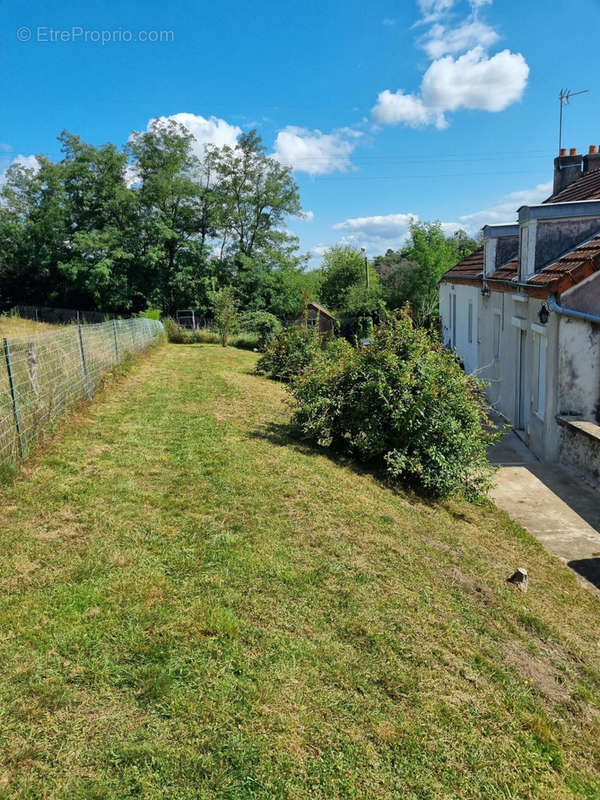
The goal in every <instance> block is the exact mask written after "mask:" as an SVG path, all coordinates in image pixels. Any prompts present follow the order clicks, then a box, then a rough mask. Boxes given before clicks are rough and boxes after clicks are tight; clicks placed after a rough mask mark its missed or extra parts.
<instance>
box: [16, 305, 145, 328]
mask: <svg viewBox="0 0 600 800" xmlns="http://www.w3.org/2000/svg"><path fill="white" fill-rule="evenodd" d="M11 311H12V312H13V313H14V314H16V315H17V316H18V317H23V319H31V320H34V321H35V322H49V323H51V324H53V325H59V324H64V323H73V322H75V323H77V324H79V323H84V322H86V323H95V322H106V321H107V320H111V319H116V318H117V317H118V316H125V317H128V316H129V315H128V314H125V315H118V314H112V313H106V312H104V311H78V310H77V309H76V308H50V307H47V306H14V307H13V308H12V309H11Z"/></svg>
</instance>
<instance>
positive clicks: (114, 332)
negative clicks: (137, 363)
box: [112, 319, 119, 364]
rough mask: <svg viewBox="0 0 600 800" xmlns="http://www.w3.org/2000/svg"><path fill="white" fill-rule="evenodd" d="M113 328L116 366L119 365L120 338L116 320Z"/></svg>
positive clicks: (113, 322)
mask: <svg viewBox="0 0 600 800" xmlns="http://www.w3.org/2000/svg"><path fill="white" fill-rule="evenodd" d="M112 327H113V336H114V339H115V364H118V363H119V337H118V334H117V320H116V319H113V321H112Z"/></svg>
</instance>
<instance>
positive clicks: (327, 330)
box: [296, 300, 336, 337]
mask: <svg viewBox="0 0 600 800" xmlns="http://www.w3.org/2000/svg"><path fill="white" fill-rule="evenodd" d="M335 321H336V320H335V316H334V315H333V314H332V313H331V311H328V310H327V309H326V308H325V307H324V306H322V305H320V304H319V303H315V302H313V301H312V300H311V302H310V303H309V304H308V305H307V307H306V313H305V314H304V315H302V316H301V317H298V318H297V319H296V324H297V325H309V326H314V325H318V326H319V333H320V334H321V336H324V337H325V336H332V335H333V333H334V331H335Z"/></svg>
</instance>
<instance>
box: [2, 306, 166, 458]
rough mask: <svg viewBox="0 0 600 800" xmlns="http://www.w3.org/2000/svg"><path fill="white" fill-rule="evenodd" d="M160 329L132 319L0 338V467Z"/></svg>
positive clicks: (22, 453)
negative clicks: (34, 334) (28, 335)
mask: <svg viewBox="0 0 600 800" xmlns="http://www.w3.org/2000/svg"><path fill="white" fill-rule="evenodd" d="M162 331H163V326H162V323H161V322H158V321H157V320H153V319H145V318H135V319H126V320H116V319H115V320H112V321H110V322H104V323H100V324H97V325H71V326H69V327H63V328H61V329H60V330H57V331H56V333H54V332H52V333H42V334H39V335H37V336H30V337H26V338H25V337H23V338H12V339H2V340H1V342H0V343H1V348H0V465H2V464H6V463H14V462H15V461H17V459H19V458H24V457H26V456H27V455H28V454H29V453H30V451H31V448H32V446H33V444H34V443H35V441H36V439H38V438H39V437H40V435H42V434H43V433H44V432H45V431H47V430H48V429H49V428H50V427H51V425H52V424H53V423H54V422H55V421H56V420H57V419H58V418H59V417H60V415H61V414H62V413H63V412H64V411H66V410H67V409H68V408H69V407H71V406H73V405H74V404H75V403H77V402H79V401H80V400H85V399H89V398H91V397H93V395H94V394H95V392H96V391H97V390H98V389H99V387H100V386H101V385H102V380H103V378H104V376H105V375H106V374H107V373H108V372H110V370H111V369H113V368H114V367H115V366H117V365H118V364H120V363H122V362H123V361H125V360H127V359H129V358H131V357H133V356H135V355H137V354H139V353H141V352H143V351H144V350H146V349H147V348H148V347H149V346H150V345H151V344H153V343H154V342H156V341H157V340H158V339H159V338H160V336H161V335H162Z"/></svg>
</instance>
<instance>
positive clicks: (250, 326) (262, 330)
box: [241, 311, 281, 352]
mask: <svg viewBox="0 0 600 800" xmlns="http://www.w3.org/2000/svg"><path fill="white" fill-rule="evenodd" d="M241 328H242V330H244V331H247V332H248V333H254V334H256V336H257V346H258V349H259V350H262V351H263V352H264V351H265V350H266V349H267V347H268V346H269V345H270V344H271V342H272V341H273V339H274V338H275V336H276V335H277V333H279V331H280V330H281V322H279V320H278V319H277V317H276V316H275V315H274V314H269V312H268V311H249V312H247V313H246V314H244V315H243V317H242V319H241Z"/></svg>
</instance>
